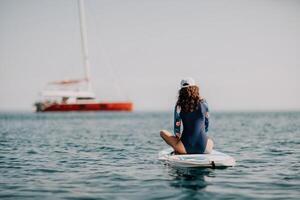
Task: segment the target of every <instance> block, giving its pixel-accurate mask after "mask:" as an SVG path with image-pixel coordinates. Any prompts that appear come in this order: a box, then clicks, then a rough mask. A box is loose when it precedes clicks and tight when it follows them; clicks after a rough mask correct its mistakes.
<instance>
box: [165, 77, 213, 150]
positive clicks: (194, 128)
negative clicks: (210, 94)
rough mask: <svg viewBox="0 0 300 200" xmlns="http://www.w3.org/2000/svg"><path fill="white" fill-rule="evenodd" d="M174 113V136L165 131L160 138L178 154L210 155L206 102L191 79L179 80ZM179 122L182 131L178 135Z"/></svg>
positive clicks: (210, 144) (210, 140)
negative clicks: (179, 86)
mask: <svg viewBox="0 0 300 200" xmlns="http://www.w3.org/2000/svg"><path fill="white" fill-rule="evenodd" d="M180 85H181V88H180V90H179V96H178V100H177V103H176V106H175V111H174V135H173V134H171V133H170V132H168V131H166V130H162V131H160V136H161V137H162V138H163V139H164V140H165V141H166V143H167V144H168V145H170V146H171V147H173V149H174V150H175V152H176V153H179V154H202V153H211V151H212V149H213V146H214V143H213V141H212V139H210V138H209V137H208V136H207V135H206V132H207V131H208V125H209V119H208V117H209V115H208V111H209V110H208V106H207V103H206V101H205V100H204V99H203V98H201V96H200V94H199V87H198V86H197V85H196V84H195V81H194V80H193V79H192V78H186V79H183V80H181V83H180ZM181 121H182V123H183V131H182V134H181V133H180V127H181Z"/></svg>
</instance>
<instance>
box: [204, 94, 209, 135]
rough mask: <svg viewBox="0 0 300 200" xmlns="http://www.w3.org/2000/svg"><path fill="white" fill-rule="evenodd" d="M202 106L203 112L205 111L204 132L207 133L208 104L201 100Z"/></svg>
mask: <svg viewBox="0 0 300 200" xmlns="http://www.w3.org/2000/svg"><path fill="white" fill-rule="evenodd" d="M203 105H204V110H205V121H204V122H205V132H207V131H208V127H209V109H208V104H207V101H206V100H205V99H204V100H203Z"/></svg>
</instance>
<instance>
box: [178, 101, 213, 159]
mask: <svg viewBox="0 0 300 200" xmlns="http://www.w3.org/2000/svg"><path fill="white" fill-rule="evenodd" d="M206 112H208V107H207V104H206V102H205V101H204V100H202V101H201V102H200V103H199V106H198V109H197V110H195V111H193V112H182V111H181V112H180V117H181V120H182V124H183V132H182V136H181V141H182V143H183V145H184V147H185V149H186V151H187V153H194V154H195V153H204V152H205V148H206V143H207V135H206V133H205V113H206Z"/></svg>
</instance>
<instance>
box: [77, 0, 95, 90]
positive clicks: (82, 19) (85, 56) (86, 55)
mask: <svg viewBox="0 0 300 200" xmlns="http://www.w3.org/2000/svg"><path fill="white" fill-rule="evenodd" d="M78 7H79V21H80V35H81V48H82V54H83V64H84V68H85V79H86V81H87V84H88V90H89V91H92V84H91V75H90V62H89V52H88V47H87V32H86V26H85V12H84V2H83V0H78Z"/></svg>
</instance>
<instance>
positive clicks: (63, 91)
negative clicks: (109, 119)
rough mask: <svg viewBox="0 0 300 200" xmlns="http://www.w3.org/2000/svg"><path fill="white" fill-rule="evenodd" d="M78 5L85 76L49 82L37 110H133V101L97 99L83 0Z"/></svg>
mask: <svg viewBox="0 0 300 200" xmlns="http://www.w3.org/2000/svg"><path fill="white" fill-rule="evenodd" d="M78 7H79V22H80V36H81V47H82V55H83V61H84V68H85V77H84V78H82V79H67V80H62V81H53V82H50V83H48V85H47V87H46V89H45V90H43V91H42V92H41V96H42V98H43V99H44V100H42V101H39V102H36V103H35V107H36V111H37V112H51V111H132V110H133V103H132V102H130V101H120V102H98V101H96V99H95V94H94V92H93V90H92V83H91V76H90V63H89V56H88V48H87V32H86V26H85V13H84V12H85V10H84V1H83V0H78Z"/></svg>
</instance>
